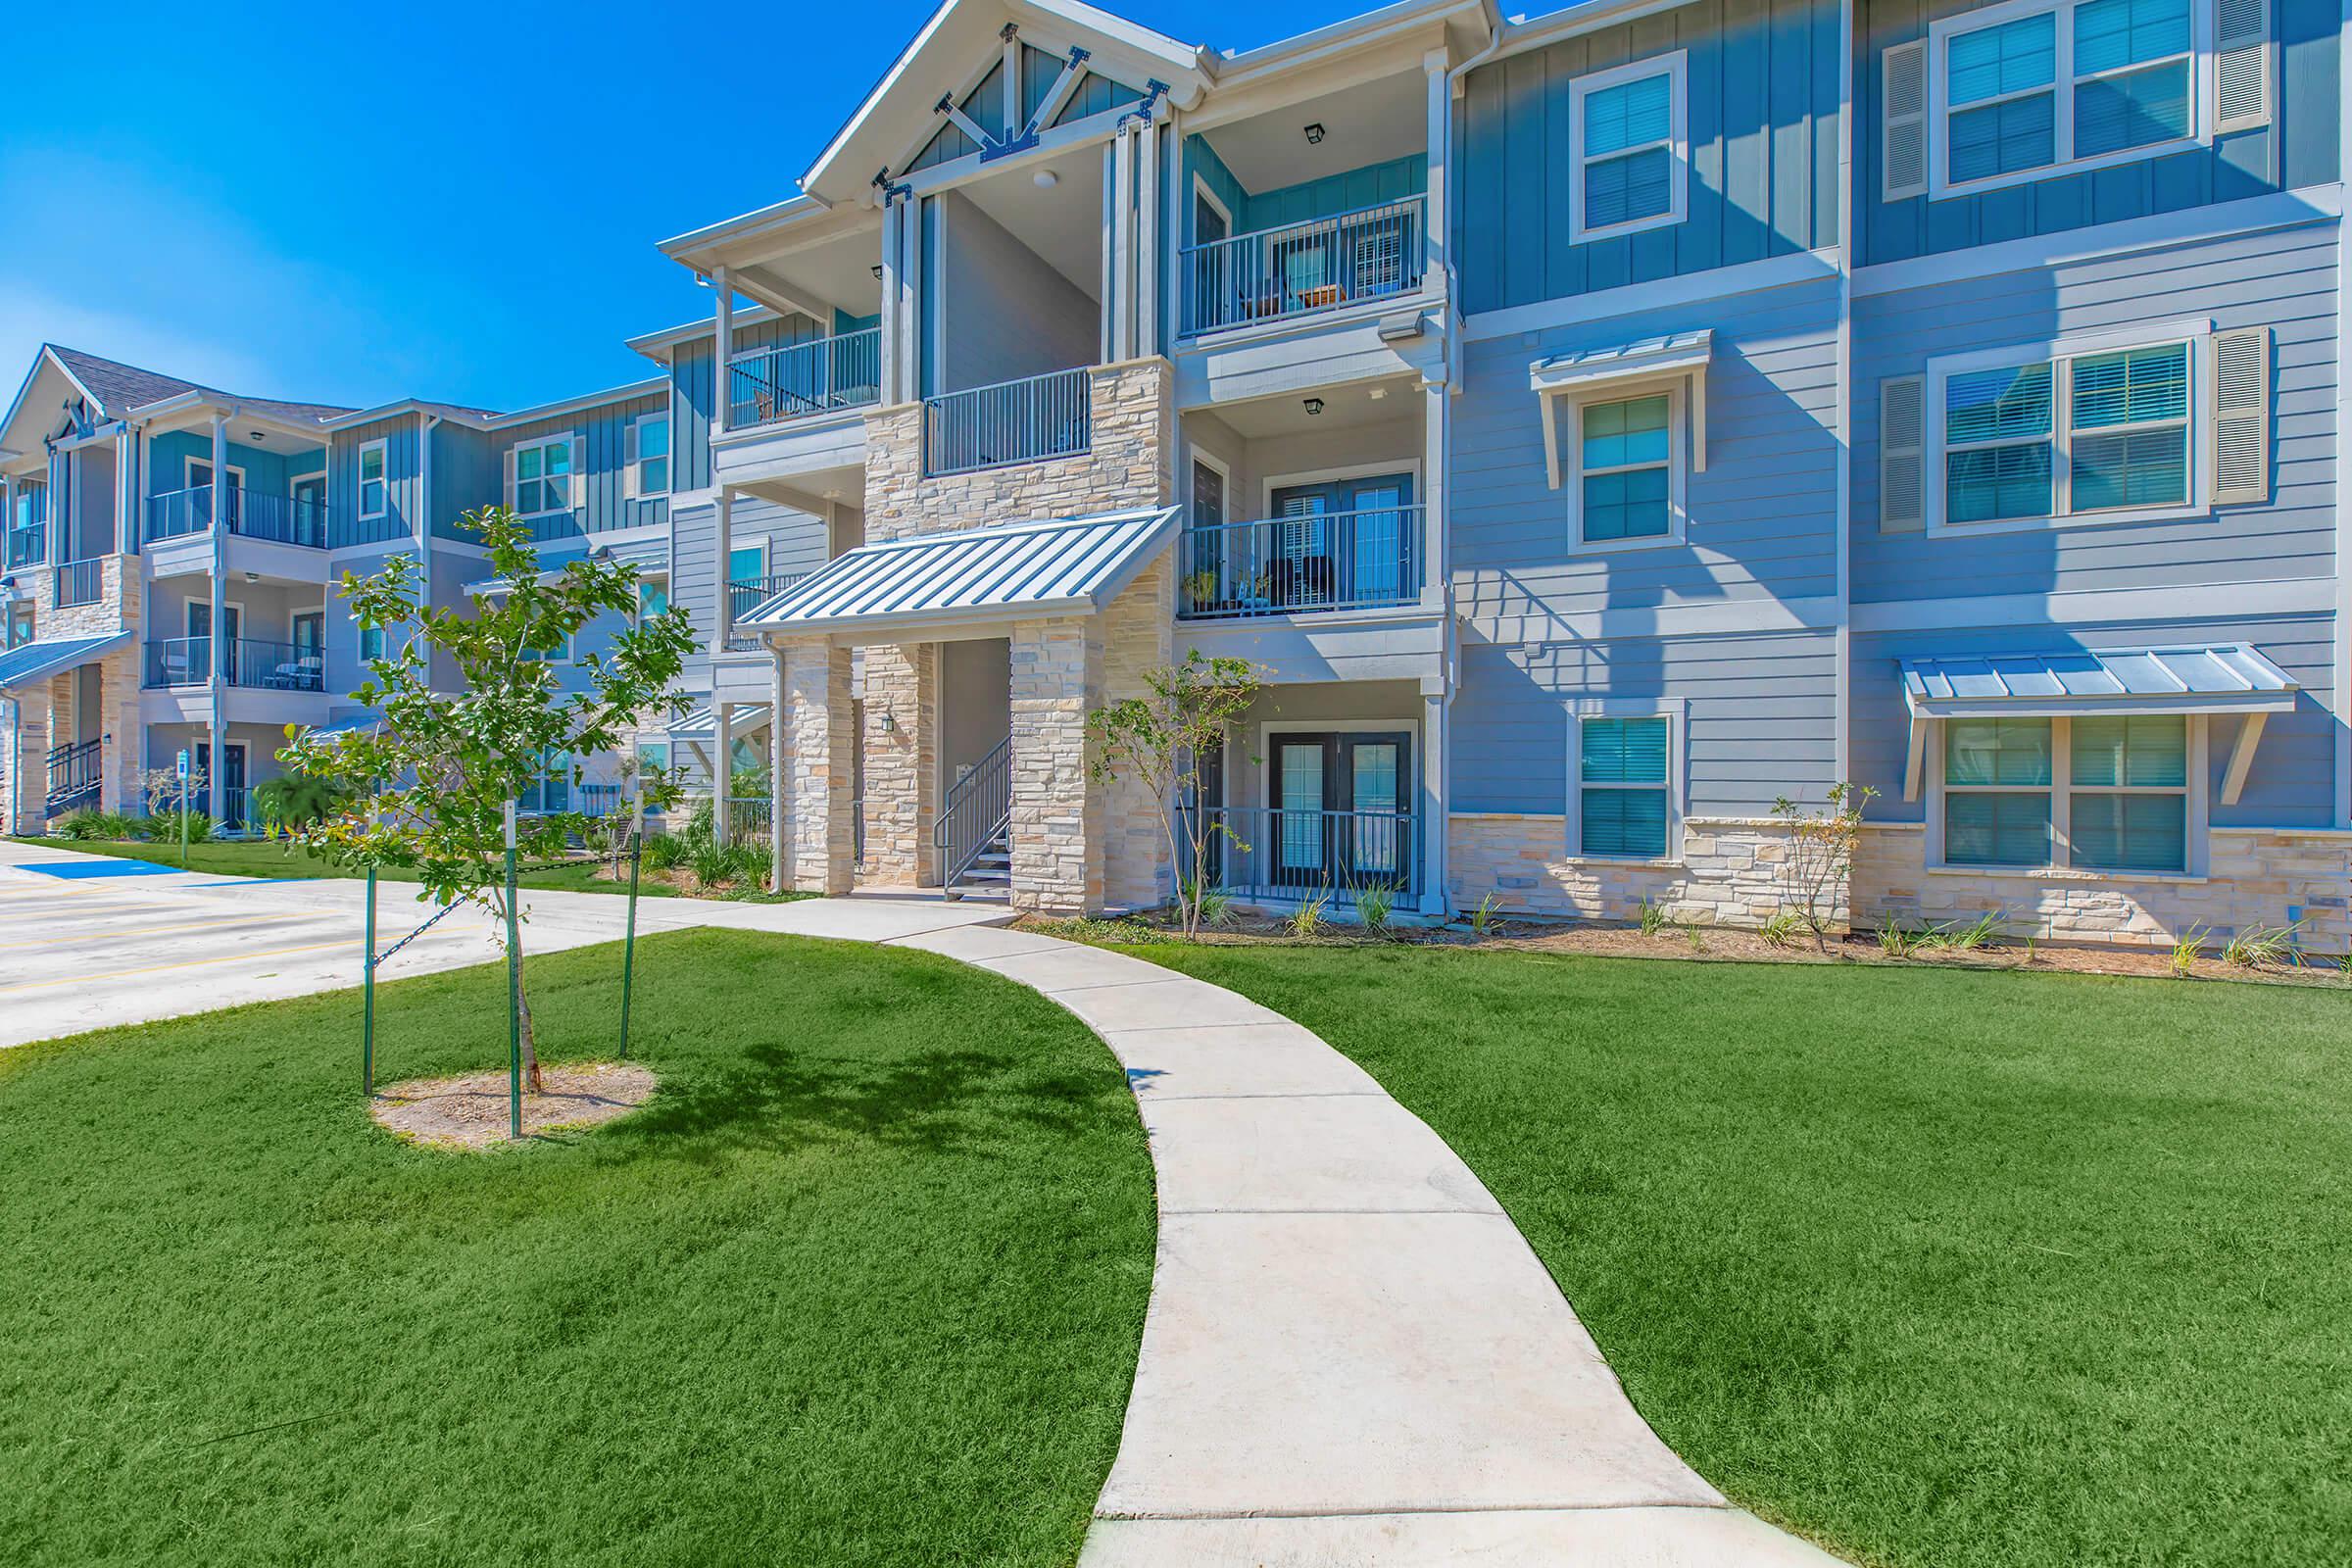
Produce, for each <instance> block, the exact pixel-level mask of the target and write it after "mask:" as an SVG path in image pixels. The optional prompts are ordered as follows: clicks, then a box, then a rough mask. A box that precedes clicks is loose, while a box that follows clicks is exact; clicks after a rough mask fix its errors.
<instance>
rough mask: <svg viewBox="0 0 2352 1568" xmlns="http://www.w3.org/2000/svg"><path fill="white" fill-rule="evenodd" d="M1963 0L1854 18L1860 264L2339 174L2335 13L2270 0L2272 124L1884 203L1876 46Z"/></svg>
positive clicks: (1890, 5)
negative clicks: (2126, 157) (2133, 158)
mask: <svg viewBox="0 0 2352 1568" xmlns="http://www.w3.org/2000/svg"><path fill="white" fill-rule="evenodd" d="M1975 9H1977V7H1976V5H1975V4H1973V3H1972V0H1927V3H1924V4H1923V3H1922V0H1870V3H1868V4H1865V5H1863V6H1861V7H1860V14H1859V17H1858V19H1857V27H1858V28H1859V31H1860V34H1861V37H1862V39H1863V55H1862V59H1861V60H1860V61H1859V62H1858V63H1857V70H1856V73H1855V94H1856V98H1857V105H1856V111H1855V112H1856V113H1857V114H1858V115H1859V116H1860V117H1861V123H1860V125H1858V126H1857V127H1856V130H1857V135H1856V137H1855V154H1856V159H1857V162H1856V165H1855V168H1856V174H1855V179H1854V200H1855V204H1856V206H1857V207H1858V208H1859V209H1860V210H1861V214H1862V217H1861V221H1860V225H1859V226H1860V228H1861V232H1862V240H1863V245H1862V250H1863V254H1862V257H1861V260H1862V261H1863V262H1864V263H1865V264H1871V263H1878V262H1892V261H1901V260H1903V259H1904V258H1906V257H1912V256H1923V255H1930V254H1934V253H1936V252H1942V251H1954V250H1962V249H1966V248H1967V247H1969V246H1972V245H1988V244H1992V243H1994V242H1996V241H1999V240H2005V239H2018V238H2021V237H2024V236H2026V235H2030V234H2056V233H2062V232H2064V231H2065V230H2067V229H2073V228H2082V227H2083V226H2085V225H2087V224H2091V223H2108V222H2114V221H2119V220H2122V219H2127V218H2142V217H2145V216H2147V215H2148V214H2151V213H2169V212H2177V211H2180V209H2182V208H2187V207H2199V206H2203V205H2205V204H2206V203H2209V202H2227V201H2235V200H2237V199H2239V198H2241V197H2246V196H2259V195H2262V194H2263V193H2264V192H2266V191H2274V190H2278V189H2281V188H2285V189H2292V188H2294V187H2296V186H2299V185H2313V184H2321V183H2326V182H2328V181H2332V180H2334V179H2335V178H2336V162H2337V154H2336V135H2337V133H2336V122H2337V116H2338V104H2337V91H2336V71H2337V45H2336V30H2337V27H2338V25H2340V17H2339V15H2338V12H2337V10H2336V8H2335V7H2334V6H2333V5H2328V4H2324V3H2321V0H2272V12H2273V23H2272V25H2273V29H2274V31H2273V35H2274V37H2276V38H2277V39H2278V44H2279V48H2278V55H2279V75H2278V87H2279V92H2278V117H2277V119H2276V120H2275V121H2274V123H2272V124H2271V125H2268V126H2264V127H2261V128H2258V129H2254V130H2245V131H2238V132H2234V133H2232V134H2230V135H2229V136H2226V137H2223V138H2221V139H2219V140H2218V141H2217V142H2216V143H2215V144H2214V145H2213V146H2212V147H2210V148H2197V149H2195V150H2192V151H2189V152H2182V153H2174V154H2171V155H2169V156H2166V157H2162V158H2149V159H2142V160H2139V161H2138V162H2135V163H2127V164H2120V165H2117V166H2115V167H2113V168H2109V169H2102V170H2097V171H2094V172H2090V173H2084V174H2062V175H2058V176H2055V177H2052V178H2049V179H2043V180H2035V181H2032V182H2030V183H2027V184H2024V185H2015V186H2011V187H2009V188H2007V189H2004V190H1997V191H1987V192H1985V193H1984V194H1983V195H1979V196H1959V197H1951V198H1947V199H1945V200H1942V201H1929V200H1928V199H1927V198H1926V197H1924V196H1918V197H1911V198H1909V199H1906V200H1903V201H1898V202H1883V201H1881V200H1880V199H1879V193H1880V191H1881V190H1882V189H1883V188H1884V180H1883V178H1882V174H1881V171H1882V168H1883V164H1882V147H1881V142H1882V140H1883V137H1882V134H1881V132H1882V127H1883V124H1884V114H1885V109H1884V102H1883V98H1882V94H1883V93H1884V91H1885V87H1886V72H1885V69H1884V64H1883V62H1884V60H1885V52H1886V51H1887V49H1889V48H1891V47H1893V46H1895V45H1897V44H1902V43H1908V42H1911V41H1912V40H1914V39H1918V38H1924V37H1926V36H1927V34H1928V28H1929V26H1930V25H1932V24H1933V23H1935V22H1937V21H1940V20H1942V19H1944V18H1946V17H1950V16H1957V15H1960V14H1962V13H1965V12H1969V11H1973V10H1975Z"/></svg>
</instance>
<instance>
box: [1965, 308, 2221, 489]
mask: <svg viewBox="0 0 2352 1568" xmlns="http://www.w3.org/2000/svg"><path fill="white" fill-rule="evenodd" d="M2206 331H2207V323H2205V322H2202V321H2199V322H2191V323H2181V324H2180V325H2178V326H2175V327H2172V328H2169V329H2168V328H2165V327H2157V328H2152V329H2151V334H2152V335H2154V336H2155V337H2156V340H2154V341H2147V342H2136V343H2131V344H2129V345H2127V346H2109V345H2110V344H2111V343H2112V340H2104V341H2089V342H2083V343H2081V344H2077V345H2073V346H2069V345H2066V344H2050V345H2037V346H2030V347H2020V348H2014V349H2001V350H1994V351H1990V352H1988V353H1983V354H1966V355H1954V356H1950V357H1948V358H1946V359H1943V360H1936V361H1931V362H1929V366H1928V409H1929V415H1930V417H1929V421H1928V423H1929V432H1928V434H1929V439H1930V443H1931V452H1930V460H1929V474H1928V489H1929V510H1928V519H1929V526H1930V527H1931V528H1934V529H1936V530H1953V531H1958V530H1963V529H1967V528H1972V527H1984V526H1987V525H2002V524H2026V523H2032V522H2099V521H2111V520H2118V519H2123V518H2138V517H2147V516H2158V515H2185V514H2186V513H2187V512H2188V511H2189V510H2190V509H2191V502H2192V499H2194V498H2197V497H2199V496H2200V495H2201V493H2202V492H2201V487H2200V483H2199V475H2200V472H2201V469H2202V466H2203V461H2204V460H2203V455H2202V454H2200V452H2199V451H2198V444H2197V439H2196V437H2197V432H2196V429H2195V427H2194V425H2193V424H2192V422H2191V414H2192V411H2194V410H2196V409H2198V408H2199V407H2200V406H2201V402H2200V398H2199V395H2198V389H2199V388H2200V387H2201V386H2202V385H2203V384H2204V382H2205V379H2206V377H2207V376H2208V375H2209V374H2210V371H2209V369H2208V368H2207V361H2208V355H2209V346H2208V345H2209V339H2208V338H2207V336H2206Z"/></svg>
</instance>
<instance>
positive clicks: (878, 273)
mask: <svg viewBox="0 0 2352 1568" xmlns="http://www.w3.org/2000/svg"><path fill="white" fill-rule="evenodd" d="M874 281H875V282H877V283H879V282H881V281H882V264H881V263H880V262H876V263H875V264H874Z"/></svg>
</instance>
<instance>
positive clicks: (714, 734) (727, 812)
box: [711, 702, 735, 844]
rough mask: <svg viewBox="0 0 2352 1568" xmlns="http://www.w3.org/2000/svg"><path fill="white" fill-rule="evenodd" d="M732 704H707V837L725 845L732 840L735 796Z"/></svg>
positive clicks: (733, 712) (733, 708)
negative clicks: (709, 705)
mask: <svg viewBox="0 0 2352 1568" xmlns="http://www.w3.org/2000/svg"><path fill="white" fill-rule="evenodd" d="M734 719H735V705H734V704H733V703H721V702H714V703H712V704H711V842H713V843H716V844H725V843H726V842H728V840H729V838H730V837H732V829H733V827H734V823H733V821H732V820H731V818H732V816H733V814H734V795H735V723H734Z"/></svg>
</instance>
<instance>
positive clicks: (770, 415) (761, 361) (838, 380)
mask: <svg viewBox="0 0 2352 1568" xmlns="http://www.w3.org/2000/svg"><path fill="white" fill-rule="evenodd" d="M881 400H882V329H881V328H880V327H878V326H869V327H867V328H865V329H864V330H863V331H859V332H844V333H842V334H840V335H839V336H838V337H825V338H817V339H815V340H814V341H812V342H808V343H792V344H787V345H784V346H783V347H780V348H764V349H747V350H746V351H744V352H743V353H741V354H738V355H736V356H735V357H734V359H732V360H731V361H729V362H728V365H727V428H728V429H730V430H752V429H757V428H759V427H760V425H763V424H777V423H781V422H782V421H784V420H786V419H794V418H799V417H801V416H803V415H808V414H826V413H831V412H834V411H836V410H841V409H858V408H864V407H866V406H868V405H870V404H874V403H879V402H880V401H881Z"/></svg>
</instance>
